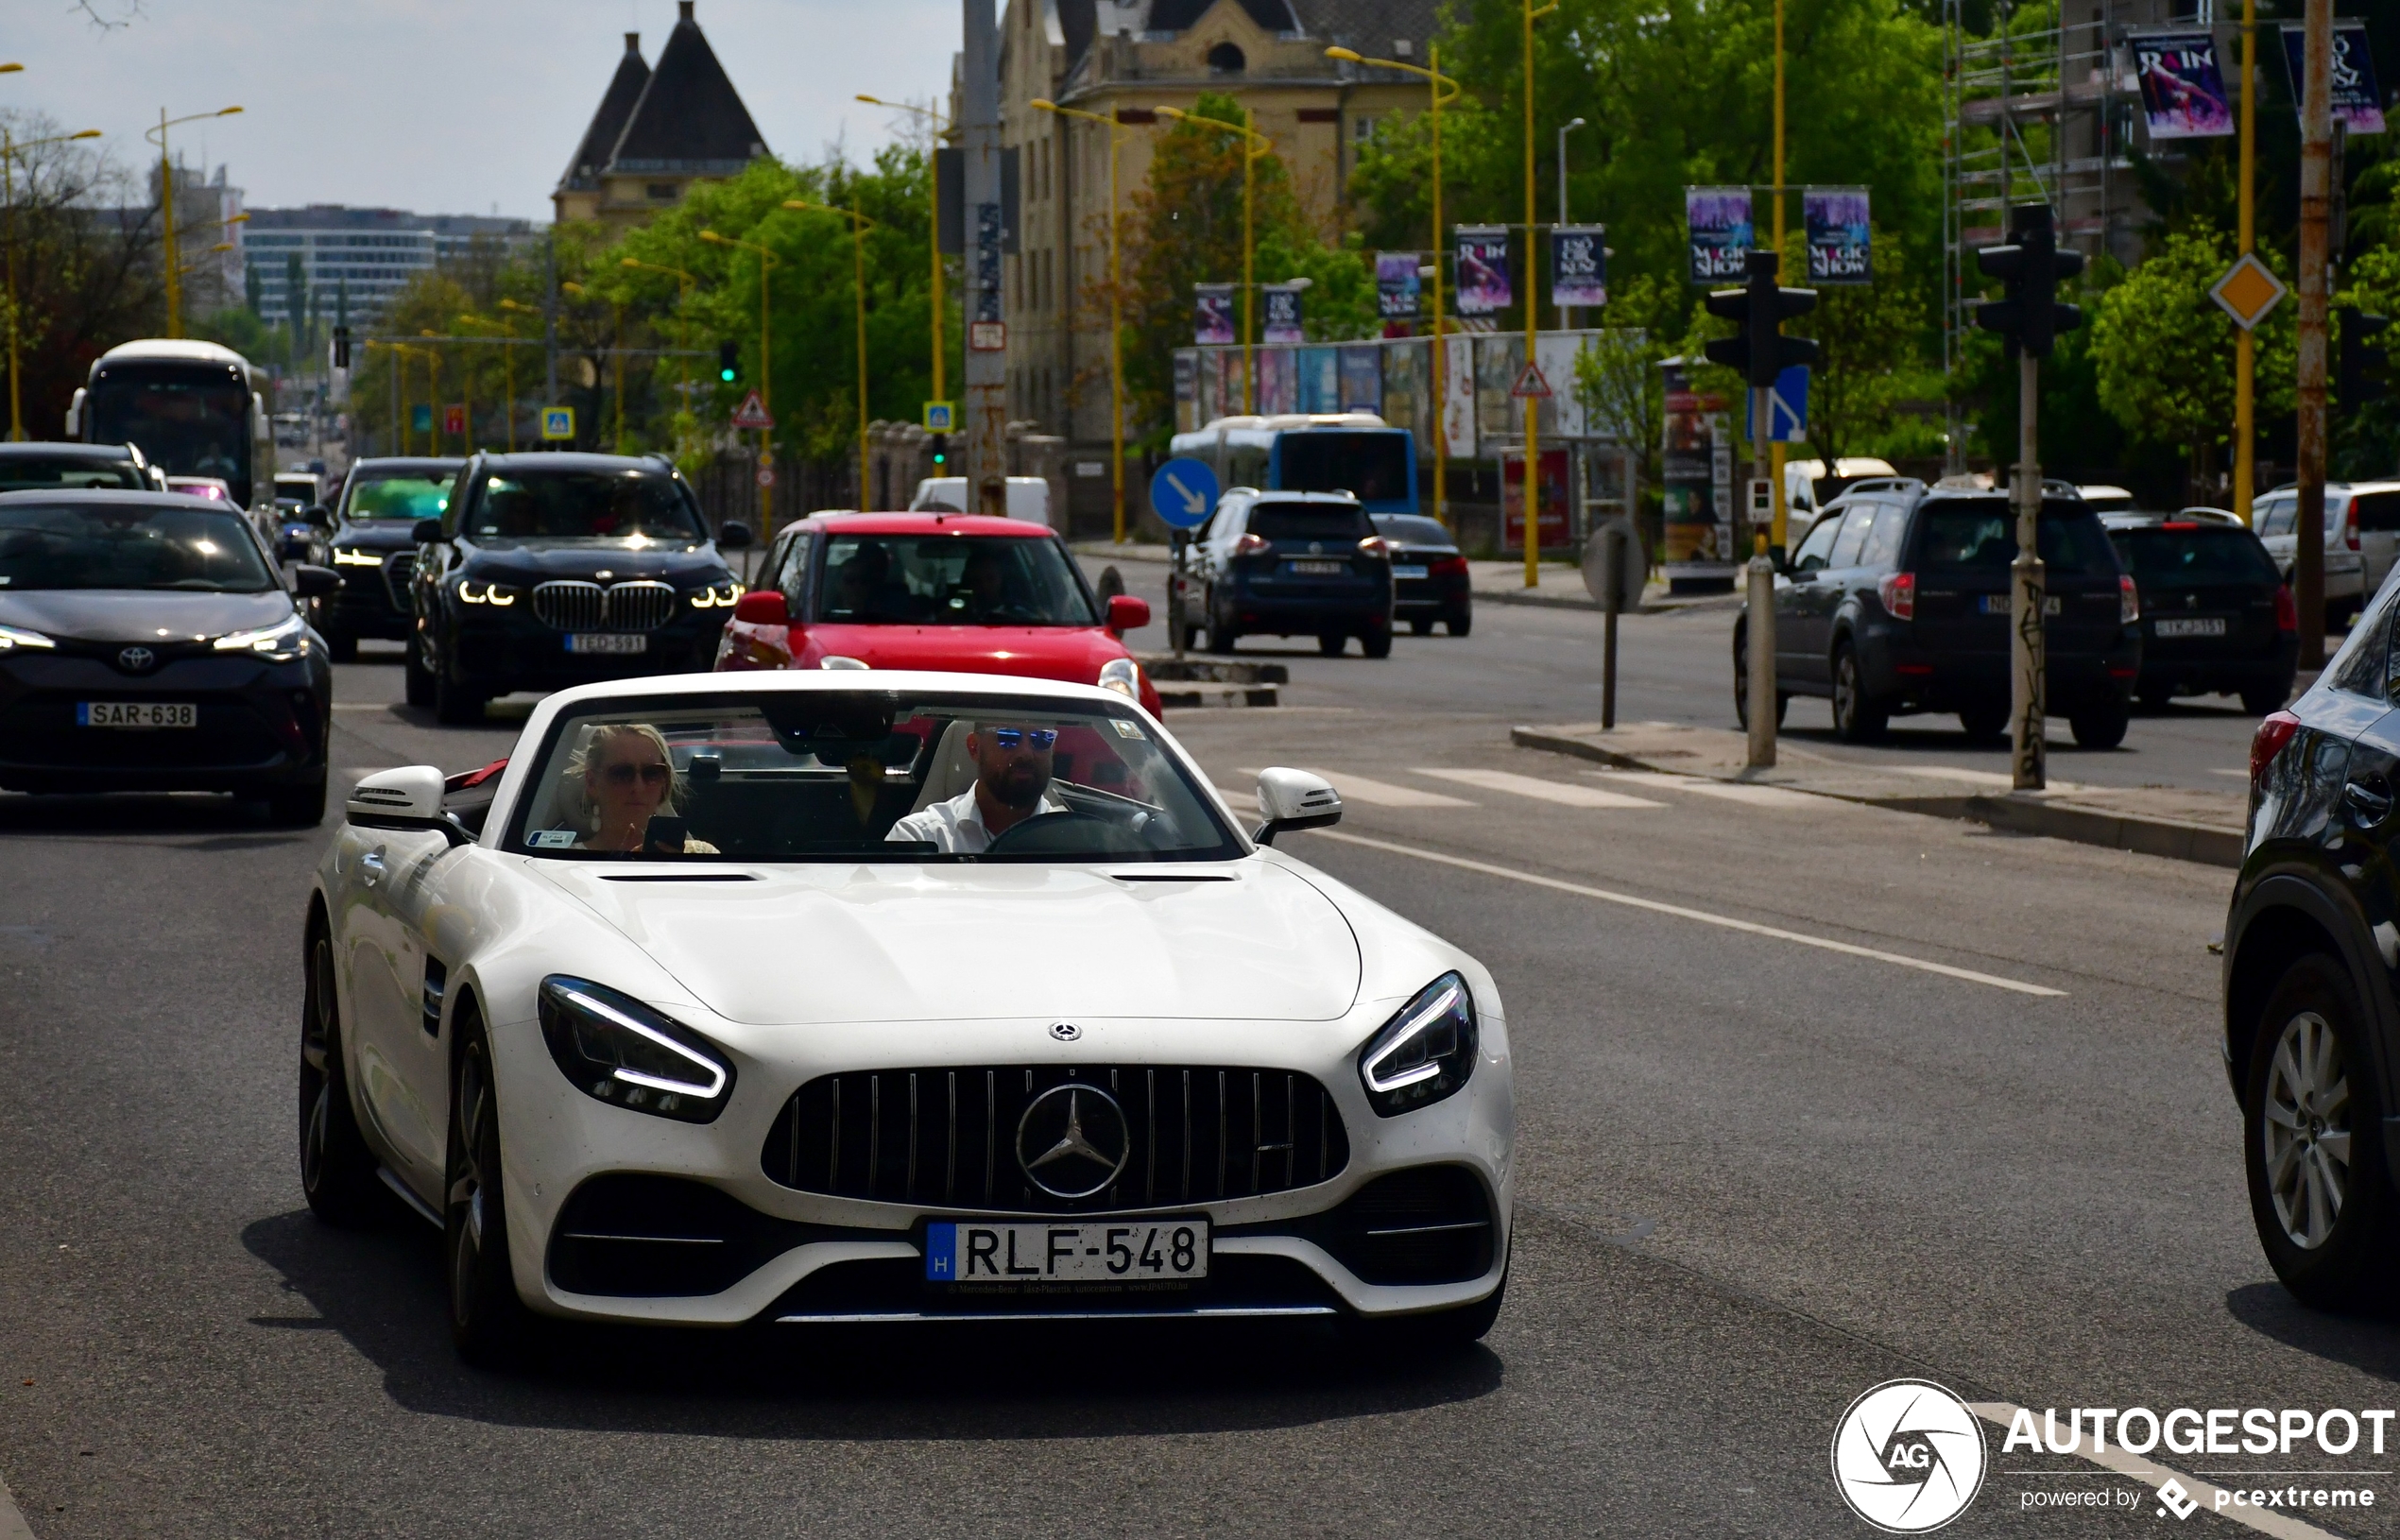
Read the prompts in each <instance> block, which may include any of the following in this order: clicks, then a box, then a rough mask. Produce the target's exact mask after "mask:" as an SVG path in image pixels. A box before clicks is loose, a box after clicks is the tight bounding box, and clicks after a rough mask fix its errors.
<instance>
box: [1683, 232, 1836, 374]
mask: <svg viewBox="0 0 2400 1540" xmlns="http://www.w3.org/2000/svg"><path fill="white" fill-rule="evenodd" d="M1782 265H1783V259H1782V258H1781V257H1778V256H1777V255H1775V253H1774V252H1773V251H1753V252H1751V253H1750V265H1749V281H1748V282H1747V283H1745V284H1744V285H1743V286H1742V287H1740V288H1738V289H1718V290H1716V291H1715V292H1714V293H1712V294H1710V295H1709V296H1708V299H1707V300H1706V303H1707V306H1708V314H1709V315H1711V316H1723V317H1726V318H1727V319H1728V320H1735V321H1739V322H1740V323H1741V330H1740V332H1738V333H1736V334H1733V335H1732V336H1729V337H1723V338H1720V339H1719V340H1717V341H1715V342H1712V343H1710V344H1708V361H1709V362H1710V363H1712V364H1724V365H1728V366H1730V367H1732V368H1738V369H1740V370H1741V372H1742V376H1743V378H1744V379H1746V380H1748V381H1749V383H1750V388H1751V389H1753V390H1772V389H1774V384H1775V380H1776V377H1777V376H1779V375H1781V374H1782V373H1783V371H1784V370H1785V369H1788V368H1791V367H1792V366H1793V365H1794V364H1813V363H1815V362H1816V361H1817V345H1816V342H1815V341H1814V339H1812V338H1809V337H1788V336H1785V335H1783V334H1782V329H1783V323H1784V322H1785V321H1787V320H1789V319H1791V317H1794V316H1805V315H1807V314H1808V313H1809V311H1811V310H1814V309H1816V308H1817V291H1816V290H1814V289H1787V288H1783V287H1780V286H1779V285H1777V284H1776V282H1775V272H1776V270H1777V269H1778V268H1779V267H1780V266H1782Z"/></svg>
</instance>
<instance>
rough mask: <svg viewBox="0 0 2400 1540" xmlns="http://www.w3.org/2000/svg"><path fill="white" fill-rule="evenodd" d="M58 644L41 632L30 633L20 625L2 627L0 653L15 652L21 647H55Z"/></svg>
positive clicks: (0, 631)
mask: <svg viewBox="0 0 2400 1540" xmlns="http://www.w3.org/2000/svg"><path fill="white" fill-rule="evenodd" d="M57 645H58V643H57V642H53V641H51V640H50V639H49V638H48V637H45V636H43V634H42V633H41V632H39V631H28V630H26V629H25V628H24V627H23V626H19V625H0V652H14V651H15V650H16V649H17V648H19V647H55V646H57Z"/></svg>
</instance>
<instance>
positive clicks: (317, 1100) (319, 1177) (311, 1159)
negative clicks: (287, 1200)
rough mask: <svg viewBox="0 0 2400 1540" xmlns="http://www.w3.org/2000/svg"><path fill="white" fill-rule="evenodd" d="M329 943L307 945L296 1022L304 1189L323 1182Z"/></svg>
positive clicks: (329, 1090) (328, 1093) (328, 1094)
mask: <svg viewBox="0 0 2400 1540" xmlns="http://www.w3.org/2000/svg"><path fill="white" fill-rule="evenodd" d="M333 998H334V947H333V943H332V942H330V941H328V940H327V939H326V938H325V937H323V936H321V935H320V936H318V937H317V939H316V941H315V943H314V944H313V945H311V946H310V948H309V950H308V1009H307V1012H306V1014H305V1016H304V1017H303V1019H302V1024H301V1028H300V1099H301V1103H302V1105H303V1108H304V1110H303V1114H302V1116H303V1119H304V1121H302V1123H301V1124H300V1186H301V1188H302V1189H304V1190H306V1191H309V1192H316V1191H317V1190H319V1189H322V1187H323V1186H324V1182H325V1144H326V1138H327V1135H328V1124H329V1122H330V1121H331V1119H332V1118H333V1115H334V1076H333V1074H332V1071H331V1069H330V1068H329V1066H330V1064H331V1062H332V1052H331V1051H332V1046H333V1041H334V1033H333V1023H332V1020H331V1012H332V1010H333V1006H332V1003H331V1002H332V1001H333Z"/></svg>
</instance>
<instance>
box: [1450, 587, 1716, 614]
mask: <svg viewBox="0 0 2400 1540" xmlns="http://www.w3.org/2000/svg"><path fill="white" fill-rule="evenodd" d="M1472 593H1473V596H1474V599H1475V602H1476V603H1477V604H1493V605H1525V606H1529V607H1533V608H1536V609H1581V610H1584V611H1586V612H1587V613H1590V614H1594V615H1597V614H1599V613H1600V612H1601V611H1600V606H1598V605H1597V604H1594V603H1593V602H1592V600H1591V597H1590V595H1588V594H1565V593H1562V594H1559V595H1558V596H1557V597H1555V598H1552V597H1550V596H1547V595H1545V594H1543V593H1541V592H1540V591H1539V590H1536V591H1534V592H1532V593H1528V592H1526V591H1525V590H1523V589H1476V590H1472ZM1743 602H1744V601H1743V598H1742V596H1741V595H1740V594H1739V593H1712V594H1709V595H1707V596H1706V597H1705V598H1699V599H1646V600H1644V601H1642V603H1641V604H1639V605H1638V606H1637V607H1634V608H1632V609H1629V610H1623V611H1620V613H1623V614H1629V615H1682V614H1689V613H1691V612H1693V611H1695V610H1696V611H1700V612H1703V613H1706V612H1707V611H1710V610H1735V609H1740V607H1742V604H1743Z"/></svg>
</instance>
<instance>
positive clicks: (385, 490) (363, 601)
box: [321, 457, 467, 663]
mask: <svg viewBox="0 0 2400 1540" xmlns="http://www.w3.org/2000/svg"><path fill="white" fill-rule="evenodd" d="M466 463H467V462H466V461H464V460H460V459H454V458H453V459H433V458H408V459H403V458H399V457H386V458H378V459H371V460H359V461H356V462H354V463H353V464H352V465H351V468H350V474H349V476H347V477H346V478H344V480H343V482H342V489H341V492H340V494H339V496H338V497H337V498H336V499H335V501H334V532H333V534H332V536H331V537H329V539H328V543H329V544H331V545H332V547H333V550H334V571H335V572H337V573H341V574H342V588H341V591H340V592H339V593H337V594H335V595H334V597H333V599H332V600H331V601H330V602H329V603H328V604H327V605H326V615H325V618H324V620H323V622H322V623H321V628H322V629H323V631H324V633H325V644H326V645H327V646H328V647H331V648H332V649H333V651H334V661H335V662H342V663H346V662H348V661H350V660H351V659H353V658H355V657H357V656H358V639H359V638H361V637H375V638H379V639H381V640H383V641H386V642H405V641H407V640H408V638H409V634H410V633H411V632H412V631H414V630H415V629H416V614H415V612H414V611H413V610H412V609H410V608H409V600H408V581H409V574H410V573H411V572H412V571H413V570H414V569H415V567H416V565H417V539H416V531H417V522H418V521H419V520H420V519H438V518H440V517H441V512H442V509H443V508H444V507H446V506H448V505H449V503H450V485H451V483H452V482H454V481H456V480H457V479H458V471H459V469H460V468H461V467H462V466H464V465H465V464H466Z"/></svg>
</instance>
